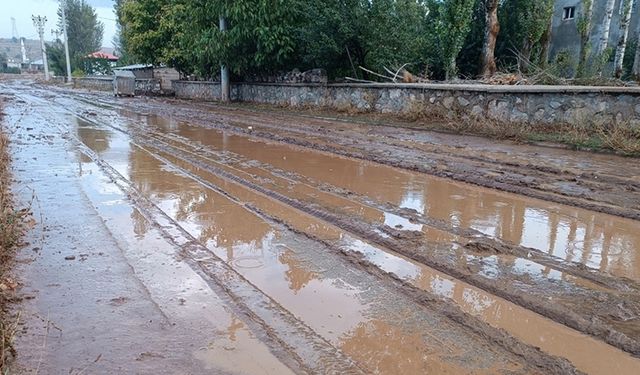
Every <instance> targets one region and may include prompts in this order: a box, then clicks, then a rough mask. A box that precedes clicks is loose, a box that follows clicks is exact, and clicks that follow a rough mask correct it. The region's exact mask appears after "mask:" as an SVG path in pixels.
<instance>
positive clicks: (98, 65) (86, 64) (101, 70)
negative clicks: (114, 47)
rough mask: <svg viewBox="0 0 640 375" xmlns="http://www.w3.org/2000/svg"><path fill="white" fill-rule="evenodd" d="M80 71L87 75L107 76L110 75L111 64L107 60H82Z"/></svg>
mask: <svg viewBox="0 0 640 375" xmlns="http://www.w3.org/2000/svg"><path fill="white" fill-rule="evenodd" d="M82 67H83V68H82V70H83V71H84V72H85V73H86V74H89V75H108V74H111V73H112V70H111V62H110V61H109V60H107V59H96V58H84V59H83V60H82Z"/></svg>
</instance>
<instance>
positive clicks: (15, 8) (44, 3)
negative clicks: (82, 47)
mask: <svg viewBox="0 0 640 375" xmlns="http://www.w3.org/2000/svg"><path fill="white" fill-rule="evenodd" d="M86 2H87V3H89V4H91V6H92V7H94V8H95V10H96V13H97V14H98V21H100V22H102V23H103V24H104V36H103V38H102V46H103V47H113V43H111V40H112V39H113V36H114V35H115V33H116V21H115V19H116V16H115V14H114V13H113V1H112V0H86ZM0 3H2V12H1V15H0V17H1V18H0V38H11V37H12V28H11V17H14V18H15V19H16V28H17V29H18V34H19V35H18V36H20V37H25V38H27V39H37V38H38V32H37V31H36V28H35V27H34V26H33V21H32V20H31V15H32V14H35V15H40V16H46V17H47V24H46V27H45V35H44V37H45V40H52V39H53V37H52V35H51V29H55V28H56V24H57V22H58V16H57V15H56V11H57V10H58V0H0Z"/></svg>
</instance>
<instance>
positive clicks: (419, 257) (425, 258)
mask: <svg viewBox="0 0 640 375" xmlns="http://www.w3.org/2000/svg"><path fill="white" fill-rule="evenodd" d="M84 120H85V121H88V122H92V123H95V124H96V125H98V126H101V125H102V124H99V123H96V122H95V121H94V120H92V119H89V118H86V117H85V118H84ZM106 126H108V127H110V128H112V129H114V130H117V131H120V132H123V133H125V134H127V135H129V136H130V137H132V139H134V140H135V142H136V143H138V144H140V145H147V146H151V147H154V148H155V149H157V150H163V148H164V149H170V151H171V152H170V153H169V155H171V156H173V157H176V158H178V159H180V160H182V161H184V162H186V163H188V164H190V165H192V166H194V167H197V168H199V169H201V170H205V171H207V172H209V173H212V174H214V175H216V176H219V177H222V178H224V179H226V180H228V181H231V182H235V183H236V184H238V185H240V186H244V187H246V188H248V189H250V190H253V191H256V192H259V193H261V194H263V195H265V196H267V197H269V198H272V199H275V200H278V201H280V202H282V203H284V204H285V205H287V206H289V207H292V208H295V209H297V210H299V211H302V212H304V213H306V214H309V215H311V216H313V217H316V218H318V219H320V220H322V221H325V222H328V223H330V224H332V225H335V226H336V227H339V228H342V229H346V230H347V231H349V232H351V233H353V234H355V235H356V236H358V237H360V238H364V239H367V240H369V241H372V242H373V243H376V244H378V245H380V246H383V247H384V248H387V249H390V250H392V251H394V252H396V253H398V254H402V255H404V256H407V257H408V258H410V259H413V260H416V261H418V262H420V263H423V264H426V265H428V266H429V267H432V268H434V269H436V270H438V271H441V272H444V273H445V274H448V275H450V276H452V277H454V278H456V279H459V280H462V281H464V282H467V283H469V284H471V285H474V286H477V287H479V288H481V289H483V290H485V291H487V292H489V293H491V294H494V295H496V296H499V297H501V298H504V299H506V300H508V301H511V302H513V303H515V304H517V305H520V306H522V307H524V308H526V309H528V310H532V311H535V312H537V313H539V314H541V315H543V316H546V317H548V318H550V319H552V320H554V321H556V322H558V323H561V324H564V325H567V326H568V327H571V328H573V329H576V330H578V331H580V332H583V333H586V334H589V335H592V336H594V337H597V338H600V339H601V340H603V341H605V342H607V343H609V344H610V345H612V346H615V347H618V348H619V349H622V350H624V351H627V352H629V353H631V354H633V355H635V356H638V355H639V353H640V343H639V342H638V341H637V340H635V339H632V338H630V337H628V336H626V335H625V334H624V333H622V332H620V331H618V330H616V329H614V328H612V327H611V326H610V325H608V324H606V323H604V322H603V321H601V320H599V319H593V317H591V319H590V317H589V316H588V314H587V313H586V312H584V311H581V312H575V311H573V310H570V309H567V308H565V307H561V306H558V305H555V304H541V303H540V302H539V300H538V299H536V298H531V297H529V296H527V295H526V294H525V293H522V291H518V290H511V289H510V288H509V287H508V286H506V285H505V284H504V283H502V282H500V281H498V280H491V279H487V278H485V277H482V276H479V275H477V274H475V273H473V272H469V271H470V270H468V271H464V270H461V269H459V268H456V267H452V266H451V265H450V264H448V263H446V262H443V261H442V260H438V259H437V258H435V257H433V256H429V255H428V254H425V253H421V252H419V251H417V250H416V247H415V243H412V241H406V238H402V236H398V235H397V233H393V231H391V233H390V234H391V236H390V237H386V236H382V235H380V232H379V229H380V228H372V227H370V226H369V225H367V224H366V223H363V222H359V221H357V220H351V219H345V218H344V217H342V216H339V215H336V214H334V213H331V212H328V211H325V210H323V209H321V208H316V207H311V206H309V205H308V204H306V203H304V202H300V201H298V200H296V199H292V198H290V197H288V196H285V195H283V194H280V193H278V192H274V191H272V190H269V189H266V188H264V187H262V186H260V185H257V184H255V183H253V182H250V181H248V180H246V179H244V178H241V177H238V176H236V175H234V174H232V173H229V172H227V171H224V170H222V169H220V168H217V167H213V166H211V165H210V164H207V163H203V162H201V161H198V160H195V159H193V158H192V157H189V156H188V155H184V151H183V150H180V149H177V148H175V147H174V146H171V145H168V144H166V143H161V144H160V145H158V144H155V143H154V140H153V138H149V136H148V134H145V135H142V136H141V135H139V134H133V133H131V132H129V131H125V130H123V129H120V128H118V127H115V126H112V125H106ZM156 142H157V140H156ZM162 152H168V151H162ZM152 154H154V153H152ZM163 162H165V163H167V162H169V161H168V160H166V159H163ZM171 164H173V163H171ZM174 166H175V164H174ZM175 167H176V168H178V169H180V170H182V172H183V173H190V172H188V171H185V170H184V168H180V167H178V166H175ZM201 183H202V181H201ZM377 229H378V230H377ZM394 235H395V237H394ZM612 298H614V300H617V299H616V296H612ZM620 303H621V304H622V303H623V302H620Z"/></svg>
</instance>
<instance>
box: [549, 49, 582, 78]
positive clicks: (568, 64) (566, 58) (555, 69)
mask: <svg viewBox="0 0 640 375" xmlns="http://www.w3.org/2000/svg"><path fill="white" fill-rule="evenodd" d="M549 69H550V71H551V73H552V74H553V75H555V76H557V77H561V78H571V77H573V73H574V72H575V69H576V61H575V59H574V57H573V54H572V53H571V51H568V50H562V51H560V52H558V53H557V54H556V57H555V59H554V61H553V62H552V64H551V65H550V66H549Z"/></svg>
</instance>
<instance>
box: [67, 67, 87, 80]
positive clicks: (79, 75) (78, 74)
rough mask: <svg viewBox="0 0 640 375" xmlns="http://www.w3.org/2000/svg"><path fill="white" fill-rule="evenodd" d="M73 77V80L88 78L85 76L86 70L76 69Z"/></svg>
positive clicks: (72, 73)
mask: <svg viewBox="0 0 640 375" xmlns="http://www.w3.org/2000/svg"><path fill="white" fill-rule="evenodd" d="M71 76H72V77H73V78H82V77H84V76H86V74H85V72H84V70H82V69H77V68H76V69H75V70H74V71H73V72H71Z"/></svg>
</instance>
